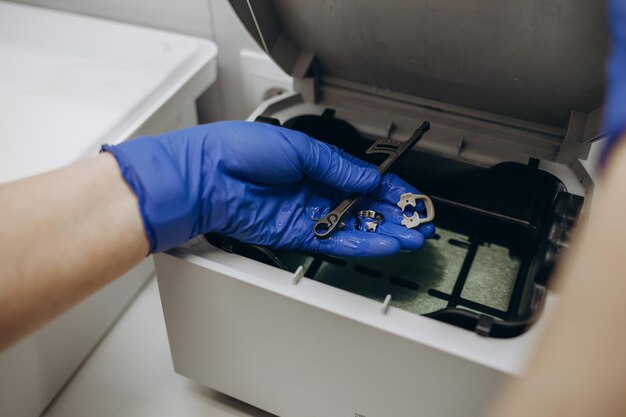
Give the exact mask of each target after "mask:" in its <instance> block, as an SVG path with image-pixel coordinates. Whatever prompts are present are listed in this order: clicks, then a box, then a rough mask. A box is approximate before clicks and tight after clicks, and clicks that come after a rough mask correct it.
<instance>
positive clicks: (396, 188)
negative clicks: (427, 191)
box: [369, 174, 424, 211]
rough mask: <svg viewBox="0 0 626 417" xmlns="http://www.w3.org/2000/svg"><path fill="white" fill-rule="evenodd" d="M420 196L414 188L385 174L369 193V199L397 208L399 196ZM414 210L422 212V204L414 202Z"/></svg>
mask: <svg viewBox="0 0 626 417" xmlns="http://www.w3.org/2000/svg"><path fill="white" fill-rule="evenodd" d="M406 193H411V194H420V192H419V191H417V189H416V188H415V187H413V186H412V185H411V184H409V183H408V182H406V181H404V180H403V179H402V178H400V177H398V176H397V175H395V174H386V175H384V176H383V179H382V181H381V182H380V185H379V186H378V188H376V190H375V191H374V192H373V193H370V195H369V197H370V198H372V199H373V200H379V201H383V202H385V203H388V204H390V205H392V206H396V207H398V202H399V201H400V196H401V195H402V194H406ZM415 210H417V211H422V210H424V203H423V202H421V201H417V202H416V206H415Z"/></svg>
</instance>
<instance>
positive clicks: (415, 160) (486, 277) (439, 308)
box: [207, 110, 583, 338]
mask: <svg viewBox="0 0 626 417" xmlns="http://www.w3.org/2000/svg"><path fill="white" fill-rule="evenodd" d="M258 121H262V122H266V123H272V124H278V122H277V121H276V120H275V119H268V118H264V117H261V118H260V119H259V120H258ZM417 124H419V123H417V122H416V125H417ZM284 126H285V127H288V128H291V129H295V130H300V131H302V132H304V133H307V134H308V135H309V136H312V137H314V138H316V139H318V140H321V141H324V142H327V143H330V144H333V145H335V146H337V147H339V148H342V149H344V150H345V151H347V152H349V153H350V154H352V155H354V156H356V157H359V158H361V159H364V160H368V157H367V155H366V154H365V150H366V149H367V148H368V147H369V146H370V145H371V143H372V142H371V140H368V139H367V138H365V137H363V136H362V135H360V134H359V132H358V131H357V130H356V129H354V127H352V125H350V124H349V123H348V122H346V121H343V120H340V119H336V118H334V112H333V111H332V110H327V111H326V112H324V114H323V115H322V116H315V115H303V116H298V117H295V118H293V119H290V120H288V121H287V122H286V123H285V124H284ZM429 134H430V135H436V134H437V133H436V130H435V129H433V131H432V132H431V133H429ZM370 162H373V163H378V162H379V161H370ZM537 165H538V161H536V160H532V159H531V160H530V161H529V164H528V165H524V164H519V163H513V162H506V163H502V164H499V165H496V166H494V167H491V168H477V167H474V166H470V165H467V164H463V163H459V162H456V161H453V160H449V159H444V158H439V157H435V156H432V155H425V154H423V153H420V152H417V151H412V152H411V153H410V154H409V155H408V156H407V157H406V158H405V160H403V161H402V162H401V163H399V164H398V165H397V167H396V168H395V169H394V171H395V172H396V173H397V174H399V175H400V176H401V177H402V178H404V179H405V180H407V181H408V182H410V183H411V184H413V185H414V186H415V187H416V188H418V189H419V190H420V191H421V192H424V193H425V194H427V195H429V196H430V197H431V198H432V200H433V202H434V204H435V208H436V213H437V216H436V219H435V225H436V226H437V230H438V232H437V235H436V236H435V238H434V239H432V240H429V241H428V242H427V244H426V245H425V247H424V248H423V249H422V250H421V251H419V252H410V253H405V252H403V253H400V254H398V255H395V256H391V257H386V258H376V259H357V258H337V257H330V256H325V255H319V254H317V255H312V254H304V253H294V252H286V251H271V250H269V249H268V248H264V247H259V246H255V245H247V244H243V243H241V242H238V241H236V240H234V239H231V238H227V237H224V236H219V235H215V234H211V235H207V238H208V239H209V241H210V242H211V243H212V244H214V245H215V246H218V247H220V248H223V249H225V250H228V251H230V252H234V253H239V254H242V255H244V256H247V257H250V258H253V259H256V260H258V261H261V262H264V263H267V264H271V265H274V266H277V267H279V268H283V269H286V270H289V271H295V269H296V268H297V267H298V266H300V265H302V266H304V267H305V276H306V277H307V278H311V279H315V280H318V281H320V282H324V283H326V284H328V285H332V286H334V287H337V288H340V289H343V290H346V291H350V292H353V293H357V294H360V295H363V296H365V297H368V298H371V299H375V300H379V301H382V300H383V299H384V298H385V297H386V295H387V294H390V295H391V296H392V301H391V304H392V305H393V306H396V307H398V308H402V309H404V310H406V311H410V312H413V313H416V314H422V315H425V316H428V317H431V318H433V319H436V320H440V321H443V322H446V323H449V324H453V325H456V326H459V327H462V328H465V329H468V330H472V331H475V332H477V333H478V334H481V335H483V336H490V337H499V338H506V337H514V336H517V335H519V334H522V333H523V332H524V331H525V330H526V329H527V328H528V327H529V326H530V325H532V323H533V322H534V321H535V320H536V318H537V317H538V315H539V314H540V312H541V309H542V307H543V304H544V301H545V294H546V285H547V283H548V279H549V276H550V273H551V271H552V269H553V266H554V264H555V262H556V260H557V258H558V256H559V254H560V253H561V252H562V250H563V249H564V248H566V247H567V241H568V239H569V234H570V232H571V230H572V228H573V226H574V225H575V223H576V221H577V218H578V216H579V213H580V210H581V208H582V204H583V198H582V197H579V196H575V195H572V194H570V193H568V192H567V190H566V188H565V186H564V185H563V183H562V182H561V181H560V180H559V179H557V178H556V177H554V176H553V175H551V174H548V173H546V172H544V171H541V170H540V169H537Z"/></svg>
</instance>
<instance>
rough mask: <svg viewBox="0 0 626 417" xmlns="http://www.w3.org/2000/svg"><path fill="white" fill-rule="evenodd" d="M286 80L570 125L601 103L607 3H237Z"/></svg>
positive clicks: (438, 0)
mask: <svg viewBox="0 0 626 417" xmlns="http://www.w3.org/2000/svg"><path fill="white" fill-rule="evenodd" d="M230 3H231V4H232V6H233V8H234V10H235V12H236V13H237V14H238V15H239V18H240V19H241V21H242V22H243V23H244V25H245V26H246V28H247V29H248V31H249V32H250V33H251V34H252V36H253V37H254V38H255V39H256V41H257V42H258V43H259V45H260V46H261V47H262V48H264V49H265V50H266V51H267V52H268V53H269V54H270V55H271V56H272V57H273V59H274V60H275V61H276V62H277V63H278V65H280V66H281V68H283V70H285V71H286V72H287V73H289V74H292V75H294V76H302V75H303V74H299V73H298V68H299V66H298V65H297V63H298V60H299V59H300V57H305V56H310V55H311V54H312V55H314V56H315V66H314V68H315V70H314V71H315V74H314V75H317V76H320V77H322V79H323V78H324V77H332V78H339V79H345V80H349V81H353V82H357V83H360V84H364V85H372V86H376V87H379V88H384V89H389V90H392V91H397V92H402V93H406V94H411V95H415V96H418V97H423V98H428V99H433V100H438V101H442V102H446V103H450V104H456V105H461V106H465V107H469V108H473V109H478V110H482V111H487V112H491V113H496V114H501V115H505V116H511V117H515V118H519V119H524V120H528V121H533V122H538V123H543V124H546V125H550V126H558V127H562V128H564V127H567V124H568V120H569V117H570V112H571V111H572V110H576V111H581V112H591V111H593V110H595V109H597V108H598V107H600V106H601V104H602V96H603V94H602V93H603V80H604V60H605V56H606V53H607V49H608V35H607V32H606V28H605V21H604V13H605V4H604V2H603V1H601V0H523V1H519V0H463V1H445V0H388V1H383V0H379V1H373V0H345V1H310V0H273V1H271V0H230Z"/></svg>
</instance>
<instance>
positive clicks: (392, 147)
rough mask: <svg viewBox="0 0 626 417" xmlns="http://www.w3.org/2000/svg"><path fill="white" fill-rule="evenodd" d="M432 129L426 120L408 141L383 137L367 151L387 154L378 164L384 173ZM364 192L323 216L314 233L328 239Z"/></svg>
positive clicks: (371, 153)
mask: <svg viewBox="0 0 626 417" xmlns="http://www.w3.org/2000/svg"><path fill="white" fill-rule="evenodd" d="M429 129H430V123H428V122H424V123H422V125H421V126H420V127H418V128H417V129H416V130H415V132H413V135H412V136H411V137H410V138H409V140H407V141H406V142H397V141H393V140H389V139H381V140H378V141H376V142H374V144H373V145H372V146H370V147H369V148H368V149H367V151H366V152H365V153H366V154H368V155H374V154H386V155H388V156H387V158H386V159H385V160H384V161H383V163H381V164H380V165H379V166H378V172H380V173H381V174H384V173H385V172H387V171H388V170H389V168H391V166H392V165H393V164H394V163H395V162H397V161H399V160H400V158H402V157H403V156H404V155H406V154H407V153H408V152H409V151H410V150H411V148H413V146H414V145H415V144H416V143H417V142H418V141H419V140H420V139H421V138H422V136H424V133H426V132H428V130H429ZM361 196H362V194H352V195H351V196H350V197H348V198H347V199H345V200H344V201H342V202H341V203H340V204H339V205H338V206H337V208H335V209H334V210H333V211H331V212H330V213H328V214H327V215H325V216H324V217H322V218H321V219H320V220H318V221H317V223H315V226H313V233H314V234H315V236H317V237H318V238H319V239H327V238H329V237H330V235H331V234H332V233H333V231H334V230H335V228H336V227H337V225H338V224H339V222H340V221H341V219H342V218H343V216H344V215H345V214H346V213H347V212H348V211H349V210H350V209H351V208H352V207H354V205H355V204H356V203H357V202H358V201H359V199H360V198H361Z"/></svg>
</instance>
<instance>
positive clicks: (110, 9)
mask: <svg viewBox="0 0 626 417" xmlns="http://www.w3.org/2000/svg"><path fill="white" fill-rule="evenodd" d="M14 1H16V2H19V3H26V4H32V5H36V6H42V7H47V8H54V9H58V10H64V11H69V12H74V13H81V14H86V15H90V16H96V17H102V18H105V19H112V20H118V21H121V22H127V23H133V24H138V25H143V26H148V27H153V28H157V29H164V30H169V31H174V32H179V33H184V34H187V35H192V36H199V37H204V38H209V39H211V40H213V41H214V42H215V43H217V45H218V47H219V56H218V81H217V83H216V84H215V85H214V86H213V87H211V88H210V89H209V91H207V92H206V93H205V94H204V95H203V96H202V97H201V98H200V100H199V101H198V117H199V120H200V122H210V121H217V120H225V119H245V118H246V117H247V116H248V114H249V113H250V112H251V111H252V110H253V108H254V104H253V103H251V102H250V99H251V97H250V95H249V94H248V91H246V90H245V88H250V83H248V82H247V80H246V79H245V78H244V77H249V76H250V75H249V73H248V72H247V70H249V68H243V67H242V65H241V62H242V58H241V56H240V55H241V52H242V51H247V52H257V53H259V54H263V55H265V54H264V52H262V51H261V49H260V48H259V47H258V46H257V44H256V42H254V40H253V39H252V37H251V36H250V35H249V34H248V32H246V30H245V28H244V27H243V25H242V24H241V22H240V21H239V19H238V18H237V16H236V15H235V13H234V12H233V10H232V8H231V7H230V4H228V1H227V0H14ZM249 56H250V54H248V58H249ZM265 61H266V62H265V63H262V62H260V63H259V64H260V65H259V67H262V68H261V70H262V71H263V72H264V74H265V75H267V76H266V77H265V78H266V79H268V77H269V79H271V80H274V79H275V80H276V82H277V85H279V86H284V85H285V83H289V82H290V81H289V77H287V75H286V74H284V73H283V72H282V71H281V70H280V69H279V68H278V67H277V66H276V65H274V64H273V63H272V62H271V61H270V60H269V59H265ZM246 62H248V63H249V62H250V60H249V59H247V60H246Z"/></svg>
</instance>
